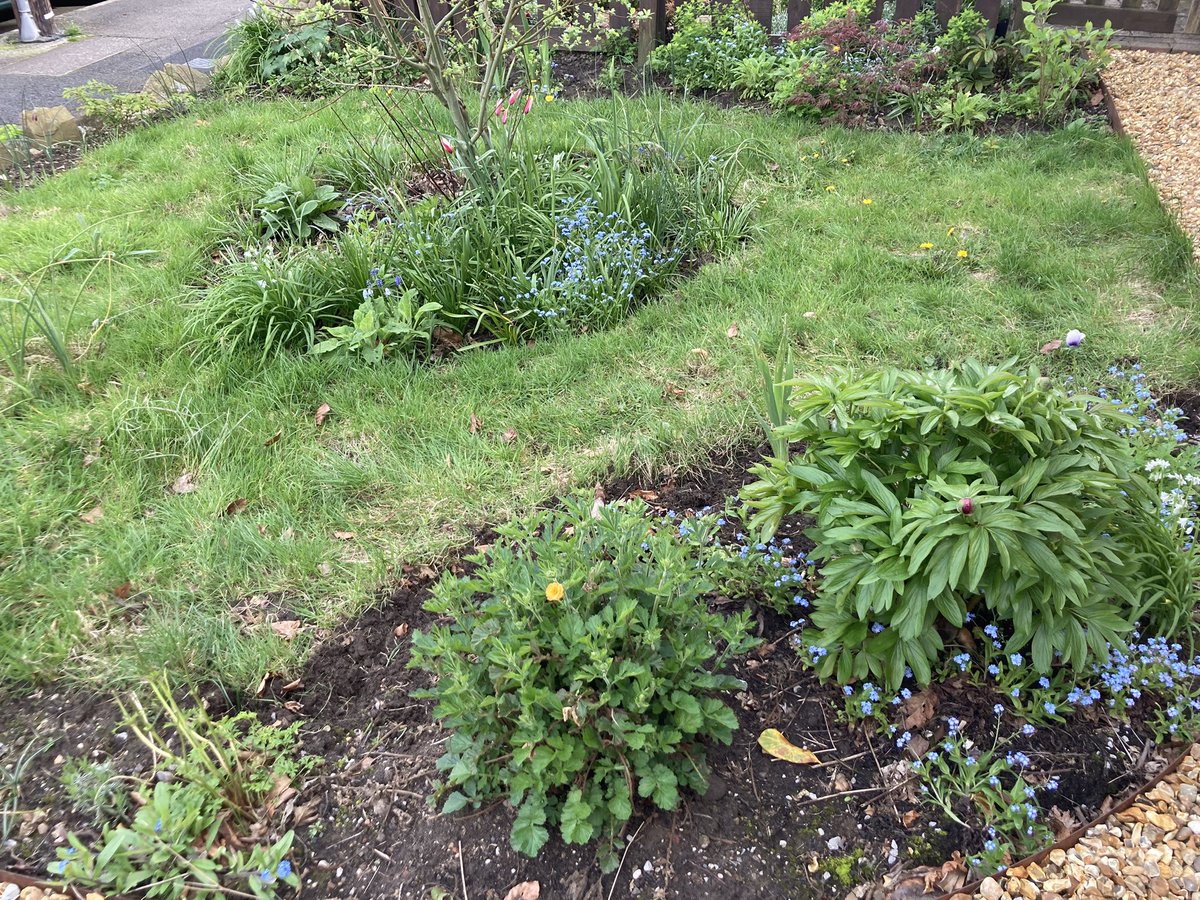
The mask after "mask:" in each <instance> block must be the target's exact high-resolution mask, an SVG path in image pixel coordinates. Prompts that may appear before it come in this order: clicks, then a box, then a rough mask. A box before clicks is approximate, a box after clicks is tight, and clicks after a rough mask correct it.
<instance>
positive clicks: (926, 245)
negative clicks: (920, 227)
mask: <svg viewBox="0 0 1200 900" xmlns="http://www.w3.org/2000/svg"><path fill="white" fill-rule="evenodd" d="M921 249H922V250H932V249H933V244H931V243H929V241H926V242H925V243H923V244H922V245H921Z"/></svg>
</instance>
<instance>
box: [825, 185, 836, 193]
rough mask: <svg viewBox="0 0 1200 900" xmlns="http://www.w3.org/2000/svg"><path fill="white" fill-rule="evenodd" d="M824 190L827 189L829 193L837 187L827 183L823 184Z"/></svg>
mask: <svg viewBox="0 0 1200 900" xmlns="http://www.w3.org/2000/svg"><path fill="white" fill-rule="evenodd" d="M825 190H827V191H829V193H831V194H832V193H833V192H834V191H836V190H837V188H836V187H835V186H834V185H832V184H827V185H825Z"/></svg>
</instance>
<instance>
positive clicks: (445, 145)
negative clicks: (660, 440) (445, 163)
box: [438, 138, 454, 153]
mask: <svg viewBox="0 0 1200 900" xmlns="http://www.w3.org/2000/svg"><path fill="white" fill-rule="evenodd" d="M438 140H440V141H441V142H442V149H443V150H445V151H446V152H447V153H453V152H454V145H453V144H452V143H450V142H449V141H448V140H446V139H445V138H438Z"/></svg>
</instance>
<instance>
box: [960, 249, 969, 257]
mask: <svg viewBox="0 0 1200 900" xmlns="http://www.w3.org/2000/svg"><path fill="white" fill-rule="evenodd" d="M969 255H970V254H969V253H967V251H966V250H959V251H958V258H959V259H966V258H967V257H968V256H969Z"/></svg>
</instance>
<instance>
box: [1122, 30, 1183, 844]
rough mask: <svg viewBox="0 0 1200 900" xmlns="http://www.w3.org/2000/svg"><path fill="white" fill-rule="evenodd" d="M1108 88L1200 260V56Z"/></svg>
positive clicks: (1137, 70)
mask: <svg viewBox="0 0 1200 900" xmlns="http://www.w3.org/2000/svg"><path fill="white" fill-rule="evenodd" d="M1104 83H1105V84H1106V85H1107V86H1108V90H1109V93H1110V94H1111V95H1112V98H1113V102H1114V104H1115V105H1116V108H1117V113H1118V115H1120V117H1121V124H1122V125H1123V126H1124V128H1125V131H1126V133H1127V134H1128V135H1129V137H1130V138H1132V139H1133V141H1134V143H1135V144H1136V145H1137V149H1138V152H1139V153H1140V154H1141V156H1142V159H1144V160H1145V161H1146V168H1147V169H1148V170H1149V173H1150V180H1151V181H1152V182H1154V185H1155V187H1157V188H1158V193H1159V196H1160V197H1162V200H1163V203H1164V204H1165V205H1166V206H1167V207H1168V208H1170V209H1171V211H1172V212H1173V213H1174V214H1175V216H1176V217H1177V218H1178V220H1179V224H1180V225H1181V226H1182V227H1183V230H1184V231H1185V232H1187V233H1188V234H1189V235H1191V238H1192V247H1193V250H1194V252H1195V254H1196V257H1197V259H1200V54H1195V53H1154V52H1151V51H1148V50H1115V51H1113V58H1112V63H1111V65H1109V67H1108V68H1107V69H1106V70H1105V72H1104ZM1192 802H1193V803H1194V802H1195V800H1194V799H1193V800H1192ZM1192 830H1193V831H1195V830H1196V829H1192Z"/></svg>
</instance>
